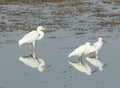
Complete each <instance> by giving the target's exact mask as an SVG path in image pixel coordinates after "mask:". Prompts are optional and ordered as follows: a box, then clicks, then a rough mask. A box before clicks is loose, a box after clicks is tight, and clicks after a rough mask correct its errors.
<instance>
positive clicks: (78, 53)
mask: <svg viewBox="0 0 120 88" xmlns="http://www.w3.org/2000/svg"><path fill="white" fill-rule="evenodd" d="M90 49H91V43H90V42H87V43H85V44H84V45H81V46H79V47H78V48H76V49H75V50H74V51H73V52H72V53H70V54H69V55H68V57H72V56H78V57H79V60H81V61H82V55H83V54H84V55H86V54H87V53H88V52H89V50H90ZM80 57H81V58H80Z"/></svg>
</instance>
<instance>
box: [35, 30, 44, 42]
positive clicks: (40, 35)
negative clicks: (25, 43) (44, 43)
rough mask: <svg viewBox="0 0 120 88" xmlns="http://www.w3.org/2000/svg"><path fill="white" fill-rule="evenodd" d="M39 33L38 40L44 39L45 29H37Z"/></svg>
mask: <svg viewBox="0 0 120 88" xmlns="http://www.w3.org/2000/svg"><path fill="white" fill-rule="evenodd" d="M37 32H38V34H39V37H38V40H40V39H42V38H43V37H44V32H43V31H37Z"/></svg>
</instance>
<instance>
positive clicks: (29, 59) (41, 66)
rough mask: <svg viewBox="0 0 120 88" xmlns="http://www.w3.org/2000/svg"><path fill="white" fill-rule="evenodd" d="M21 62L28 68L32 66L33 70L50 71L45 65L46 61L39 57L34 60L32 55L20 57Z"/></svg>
mask: <svg viewBox="0 0 120 88" xmlns="http://www.w3.org/2000/svg"><path fill="white" fill-rule="evenodd" d="M19 60H20V61H22V62H23V63H24V64H26V65H27V66H30V67H32V68H37V69H38V70H39V71H41V72H43V71H45V70H48V67H49V66H46V65H45V61H44V60H43V59H41V58H37V57H36V58H34V57H33V56H31V55H30V56H23V57H19Z"/></svg>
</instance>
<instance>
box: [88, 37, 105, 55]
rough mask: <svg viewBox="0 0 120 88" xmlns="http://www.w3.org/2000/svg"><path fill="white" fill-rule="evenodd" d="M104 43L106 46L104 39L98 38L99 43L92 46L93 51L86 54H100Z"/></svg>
mask: <svg viewBox="0 0 120 88" xmlns="http://www.w3.org/2000/svg"><path fill="white" fill-rule="evenodd" d="M103 42H104V43H105V44H106V42H105V41H104V40H103V38H102V37H100V38H98V41H97V42H95V43H93V44H92V46H91V49H90V50H89V51H88V52H86V54H89V53H93V52H95V53H96V54H98V51H99V50H100V49H101V48H102V45H103Z"/></svg>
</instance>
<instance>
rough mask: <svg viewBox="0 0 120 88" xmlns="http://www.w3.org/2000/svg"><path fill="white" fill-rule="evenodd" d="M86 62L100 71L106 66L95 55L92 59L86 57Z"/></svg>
mask: <svg viewBox="0 0 120 88" xmlns="http://www.w3.org/2000/svg"><path fill="white" fill-rule="evenodd" d="M86 60H87V61H88V62H89V63H91V64H92V65H93V66H95V67H98V68H99V70H100V71H103V68H104V67H105V66H106V65H107V63H106V64H104V63H103V62H102V61H101V60H100V58H99V57H98V56H97V55H96V56H93V57H86Z"/></svg>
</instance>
